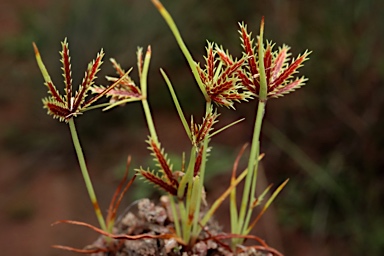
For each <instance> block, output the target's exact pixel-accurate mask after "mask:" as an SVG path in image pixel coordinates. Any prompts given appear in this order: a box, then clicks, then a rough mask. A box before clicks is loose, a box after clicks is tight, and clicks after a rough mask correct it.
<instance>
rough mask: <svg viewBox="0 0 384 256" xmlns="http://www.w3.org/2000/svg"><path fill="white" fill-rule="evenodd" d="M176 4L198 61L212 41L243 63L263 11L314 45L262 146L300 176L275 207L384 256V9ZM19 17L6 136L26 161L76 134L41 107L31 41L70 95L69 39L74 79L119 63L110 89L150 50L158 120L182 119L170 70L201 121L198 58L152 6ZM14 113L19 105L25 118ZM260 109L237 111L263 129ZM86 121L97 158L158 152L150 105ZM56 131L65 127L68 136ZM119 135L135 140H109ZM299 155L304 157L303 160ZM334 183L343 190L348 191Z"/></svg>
mask: <svg viewBox="0 0 384 256" xmlns="http://www.w3.org/2000/svg"><path fill="white" fill-rule="evenodd" d="M163 4H164V5H165V6H166V7H167V8H168V10H169V12H170V13H171V14H172V15H173V17H174V19H175V21H176V23H177V24H178V25H179V28H180V31H181V33H182V35H183V37H184V39H185V41H186V43H187V45H188V46H189V47H190V50H191V52H192V53H193V55H194V56H196V59H198V60H202V57H201V56H202V55H203V54H204V51H205V50H204V47H205V40H206V39H207V40H213V41H215V42H217V43H218V44H223V46H224V47H225V48H228V49H229V50H230V51H231V52H232V53H233V54H234V55H239V54H240V47H239V43H240V41H239V39H238V34H237V28H238V27H237V22H239V21H244V22H246V23H247V24H248V26H249V28H250V30H253V31H254V32H256V31H258V24H259V22H260V18H261V16H262V15H264V16H265V22H266V38H268V39H270V40H273V41H274V42H276V43H277V46H279V45H281V44H283V43H286V44H288V45H290V46H291V47H292V52H293V56H296V55H297V54H298V53H300V52H303V51H304V50H305V49H310V50H312V51H313V54H312V55H311V60H310V61H308V63H306V66H305V67H304V68H303V69H302V70H301V71H300V72H301V73H302V74H305V76H306V77H308V78H309V82H308V83H307V85H306V86H305V87H304V89H302V90H300V91H299V92H297V93H295V94H293V95H289V96H288V97H285V98H283V99H279V100H271V101H270V102H268V105H267V114H266V120H267V121H268V122H269V124H270V126H266V127H264V128H265V129H268V127H269V128H270V129H268V130H267V131H265V132H264V134H263V139H262V149H263V151H264V152H266V154H267V155H266V158H265V160H264V165H265V169H266V171H267V176H268V177H269V179H270V180H271V181H275V180H279V179H285V178H287V177H290V178H291V179H290V182H289V184H288V186H287V187H286V188H285V189H284V193H283V194H282V196H281V197H280V199H278V200H277V201H276V203H275V206H276V208H277V209H278V211H279V212H280V219H281V224H282V225H283V226H285V227H287V228H291V229H294V230H300V232H304V233H305V234H311V235H312V238H313V241H314V243H319V244H327V243H328V246H330V247H331V248H332V249H331V251H332V252H333V253H334V254H335V255H336V254H340V253H343V255H346V254H344V251H340V250H341V249H340V248H338V247H337V245H336V244H335V242H334V243H332V242H331V243H329V242H327V241H339V240H338V239H340V240H342V241H344V243H346V244H347V245H348V248H349V250H350V253H351V255H361V254H364V255H379V254H380V252H381V250H382V248H384V217H383V216H384V207H383V204H382V202H384V191H383V190H384V186H383V185H382V181H383V178H384V176H383V172H382V170H383V169H384V160H383V157H382V156H383V154H384V147H383V145H384V134H383V132H382V127H383V126H384V123H383V121H382V119H381V118H380V117H382V116H383V115H384V113H383V110H384V86H383V84H384V52H383V51H384V47H383V45H384V16H383V15H382V13H380V11H379V10H384V1H373V0H360V1H358V0H348V1H347V0H336V1H335V0H334V1H331V0H313V1H299V0H292V1H284V0H273V1H261V0H258V1H219V0H211V1H193V0H185V1H182V2H180V1H170V0H168V1H166V0H164V1H163ZM18 20H19V21H20V24H21V32H20V33H18V34H17V35H16V36H12V37H9V38H4V39H3V41H1V42H0V46H1V51H0V54H1V55H2V59H5V60H7V61H2V63H1V64H0V69H1V72H2V77H3V80H4V81H6V83H4V82H3V83H2V85H1V87H0V106H1V107H2V111H1V112H0V114H1V115H2V116H3V117H2V120H7V118H9V117H10V120H11V121H9V122H2V130H1V131H2V134H1V141H2V144H3V147H5V148H7V149H9V150H10V151H12V152H14V153H17V154H22V153H25V152H26V151H29V150H31V149H33V148H35V149H36V150H42V151H45V152H51V154H54V153H55V152H56V153H57V151H58V150H59V149H58V148H59V147H62V146H64V147H66V149H65V150H64V152H67V153H68V154H72V148H71V145H70V143H69V142H68V138H66V137H65V136H63V135H62V134H63V133H64V134H65V132H63V131H64V129H65V128H63V127H62V126H60V127H59V126H58V124H56V122H53V121H52V122H51V120H50V117H47V116H46V115H45V110H41V101H40V98H41V97H42V96H44V95H45V91H46V89H45V88H44V86H43V83H42V79H41V77H40V74H39V71H38V69H37V68H36V66H35V64H34V57H33V51H32V47H31V42H32V41H35V42H36V43H37V45H38V46H39V49H40V51H41V54H42V57H43V59H44V61H45V63H46V65H47V67H48V70H49V72H50V74H51V76H52V77H53V81H54V82H55V83H56V85H57V86H58V87H61V86H62V82H61V81H62V78H61V70H60V62H59V54H58V52H59V50H60V41H61V40H63V39H64V37H68V41H69V44H70V51H71V56H72V68H73V69H72V70H73V71H72V72H73V77H74V83H75V84H76V83H80V80H81V78H82V76H83V72H84V70H85V67H86V65H87V63H88V62H89V61H90V60H91V59H93V58H94V57H95V55H96V52H98V51H99V50H100V48H104V49H105V51H106V58H105V64H104V65H103V70H102V72H101V74H100V75H99V80H98V82H99V83H105V80H104V79H103V77H104V75H106V74H112V73H113V70H112V68H111V66H110V65H109V63H107V62H108V61H107V60H108V58H110V57H114V58H116V59H117V60H118V61H119V62H120V63H121V64H122V66H123V67H125V68H126V69H128V67H130V66H134V67H135V65H136V56H135V52H136V48H137V46H143V47H146V46H147V45H149V44H150V45H151V46H152V51H153V57H152V63H151V76H150V96H149V97H150V102H151V106H152V109H153V111H154V112H155V113H154V115H155V121H156V113H168V112H169V115H174V116H175V118H176V115H175V114H174V109H173V106H172V103H171V100H170V96H169V95H168V92H167V89H166V86H165V84H164V82H163V81H162V78H161V76H160V75H159V72H158V69H159V68H160V67H163V68H164V69H165V70H166V71H167V72H168V74H169V76H170V79H171V80H172V82H173V84H174V86H175V87H176V90H177V93H178V94H179V96H180V101H181V102H182V105H183V107H184V109H185V111H186V112H187V115H190V114H197V115H198V114H200V113H202V111H201V110H202V107H203V105H202V100H203V99H202V97H200V94H199V91H198V88H197V87H196V86H195V85H194V83H193V79H192V76H191V75H190V74H189V70H188V67H187V65H185V60H184V58H183V56H182V55H181V53H180V50H179V49H178V47H177V45H176V43H175V40H174V39H173V37H172V35H171V32H170V31H169V30H168V28H167V26H166V24H165V22H164V21H163V20H162V19H161V17H160V15H159V14H158V13H157V11H156V10H155V8H154V7H153V6H152V4H151V3H150V1H149V0H148V1H139V0H136V1H123V0H116V1H106V0H100V1H95V0H82V1H74V0H70V1H52V2H48V3H47V4H45V5H44V6H43V7H39V8H36V9H35V8H32V7H29V8H23V9H21V10H20V12H19V17H18ZM135 68H136V67H135ZM135 70H136V69H135ZM135 70H134V72H133V74H135ZM133 77H134V78H135V75H133ZM15 88H17V90H18V93H17V94H15ZM10 95H11V97H10ZM23 95H24V96H23ZM25 95H28V97H25ZM20 97H21V99H20ZM21 106H24V107H23V108H22V107H21ZM10 108H13V109H18V110H17V111H18V112H17V113H18V115H19V116H16V117H15V116H14V115H13V114H12V113H13V112H12V111H11V112H10V110H8V109H10ZM20 108H21V109H20ZM253 109H254V104H253V103H250V104H245V105H244V106H239V107H238V112H236V113H234V112H229V111H226V110H225V111H224V112H225V114H229V115H230V116H231V117H235V116H245V117H246V118H247V121H245V122H246V125H247V128H249V129H250V128H251V127H252V122H253V118H252V115H253ZM167 115H168V114H167ZM223 116H224V115H223ZM99 120H103V122H100V121H99ZM159 121H161V119H159ZM78 123H79V129H80V134H83V135H84V145H86V147H88V148H90V152H91V154H95V155H96V154H97V153H96V149H97V148H107V149H108V151H107V153H106V154H107V156H105V158H107V157H108V156H110V155H112V156H113V155H116V153H115V152H116V151H118V152H120V153H121V154H122V155H124V154H125V152H127V150H128V149H131V151H130V153H132V154H133V157H135V155H134V154H135V153H134V152H132V149H137V152H145V144H144V143H143V142H142V143H141V141H143V140H144V139H145V134H146V132H145V131H143V132H140V131H139V130H140V129H142V127H143V126H144V120H143V118H142V113H141V109H140V106H134V107H132V106H128V108H127V107H126V108H124V109H123V108H122V109H118V110H114V111H111V112H110V113H109V114H108V115H105V114H104V113H97V112H94V113H93V114H92V115H87V116H86V117H81V118H80V119H79V121H78ZM96 123H97V126H96V125H95V124H96ZM121 126H124V130H122V128H121ZM16 127H17V128H16ZM20 127H21V128H20ZM58 127H59V128H58ZM118 127H120V128H118ZM271 127H272V128H271ZM273 127H277V130H275V129H274V128H273ZM52 128H54V129H52ZM57 129H59V130H60V131H61V132H62V133H55V132H54V130H57ZM27 131H28V132H27ZM41 131H43V133H42V132H41ZM106 131H107V132H106ZM280 132H282V133H283V134H284V137H281V136H279V135H280ZM116 133H119V134H120V135H116ZM162 133H166V132H165V131H164V132H162ZM142 134H144V136H141V135H142ZM136 135H140V136H136ZM234 137H235V139H233V138H232V139H231V140H229V139H228V140H227V145H225V146H227V147H234V146H238V145H235V142H237V143H238V142H241V143H244V142H247V141H248V140H249V139H250V132H249V133H248V131H247V132H240V133H237V134H236V135H235V136H234ZM95 138H97V139H96V140H95ZM20 141H24V142H25V143H26V144H23V143H20ZM111 141H114V142H116V143H120V144H124V143H127V144H129V145H120V146H108V142H111ZM220 142H221V143H224V144H225V142H226V140H225V139H221V140H220ZM139 143H141V144H139ZM166 143H169V144H170V145H173V144H175V143H176V144H177V142H175V143H173V144H172V143H171V142H164V144H165V147H166V148H167V145H166ZM138 144H139V145H140V146H137V145H138ZM101 145H102V146H101ZM104 145H105V146H104ZM96 146H97V148H96ZM20 147H21V148H20ZM52 147H54V149H53V150H52ZM172 147H175V148H177V145H176V146H174V145H173V146H172ZM94 148H95V149H94ZM175 148H174V149H175ZM293 148H298V149H300V151H299V152H296V153H297V154H294V153H293V151H292V149H293ZM183 150H185V149H183ZM52 152H53V153H52ZM60 153H63V152H62V151H61V150H60ZM235 154H236V152H235V153H234V154H232V152H229V153H225V152H224V153H223V155H224V156H222V157H221V159H220V157H216V156H215V157H214V156H213V157H212V158H213V159H217V158H219V160H217V162H218V163H225V164H228V165H229V166H228V168H227V169H228V170H227V171H229V170H230V168H231V164H229V163H227V161H225V162H223V159H234V155H235ZM116 158H117V159H121V158H119V157H116ZM103 159H104V158H103ZM213 159H212V160H213ZM215 162H216V160H215ZM142 165H143V166H144V164H142ZM218 169H225V168H224V167H219V168H218ZM322 177H323V178H322ZM324 177H326V178H324ZM329 184H336V186H335V187H336V188H337V189H335V187H333V185H329ZM332 246H335V247H334V248H333V247H332ZM338 250H339V251H338ZM292 255H294V254H292Z"/></svg>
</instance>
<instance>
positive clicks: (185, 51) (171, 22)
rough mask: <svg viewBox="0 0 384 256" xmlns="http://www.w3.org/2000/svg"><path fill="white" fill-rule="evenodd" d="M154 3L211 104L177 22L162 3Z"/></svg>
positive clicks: (154, 0) (154, 1)
mask: <svg viewBox="0 0 384 256" xmlns="http://www.w3.org/2000/svg"><path fill="white" fill-rule="evenodd" d="M152 2H153V4H154V5H155V6H156V8H157V9H158V10H159V12H160V14H161V15H162V16H163V18H164V20H165V21H166V22H167V24H168V26H169V28H170V29H171V31H172V33H173V36H174V37H175V39H176V41H177V43H178V44H179V47H180V49H181V51H182V52H183V54H184V57H185V58H186V59H187V62H188V64H189V67H190V68H191V70H192V73H193V76H194V77H195V80H196V82H197V84H198V85H199V87H200V90H201V92H202V93H203V95H204V98H205V100H206V101H207V102H210V101H211V98H210V97H209V96H208V94H207V91H206V89H205V86H204V84H203V82H202V81H201V78H200V75H199V72H198V71H197V68H196V63H195V61H194V60H193V58H192V55H191V53H190V52H189V50H188V48H187V46H186V45H185V43H184V41H183V38H182V37H181V34H180V32H179V29H178V28H177V26H176V23H175V21H174V20H173V18H172V16H171V15H170V14H169V12H168V11H167V10H166V9H165V8H164V6H163V5H162V4H161V3H160V1H158V0H152Z"/></svg>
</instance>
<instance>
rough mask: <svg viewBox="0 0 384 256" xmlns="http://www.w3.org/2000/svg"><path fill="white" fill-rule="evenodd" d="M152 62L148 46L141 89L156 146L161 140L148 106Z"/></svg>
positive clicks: (144, 107)
mask: <svg viewBox="0 0 384 256" xmlns="http://www.w3.org/2000/svg"><path fill="white" fill-rule="evenodd" d="M150 60H151V47H150V46H148V49H147V52H146V54H145V58H144V64H143V71H142V73H141V76H140V87H141V91H142V94H143V98H142V100H141V102H142V104H143V109H144V114H145V118H146V119H147V125H148V129H149V133H150V134H151V138H152V139H153V140H154V141H155V142H156V144H158V143H159V140H158V138H157V133H156V129H155V125H154V123H153V118H152V114H151V109H150V108H149V104H148V100H147V98H148V95H147V88H148V87H147V77H148V70H149V63H150Z"/></svg>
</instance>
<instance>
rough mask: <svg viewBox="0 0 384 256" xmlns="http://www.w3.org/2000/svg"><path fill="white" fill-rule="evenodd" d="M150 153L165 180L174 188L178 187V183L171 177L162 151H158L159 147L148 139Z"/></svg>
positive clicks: (171, 173) (170, 170)
mask: <svg viewBox="0 0 384 256" xmlns="http://www.w3.org/2000/svg"><path fill="white" fill-rule="evenodd" d="M148 143H149V146H150V149H151V151H152V152H153V154H154V156H155V158H156V160H157V162H158V163H159V165H160V167H161V168H162V171H163V172H164V174H165V176H166V178H167V180H168V181H169V182H170V183H171V184H172V185H174V186H176V187H178V185H179V183H178V181H177V180H176V179H175V178H174V177H173V172H172V169H171V167H170V165H169V161H167V159H166V156H165V155H164V150H162V149H160V145H158V144H157V143H156V142H154V141H153V139H149V141H148Z"/></svg>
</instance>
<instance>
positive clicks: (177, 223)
mask: <svg viewBox="0 0 384 256" xmlns="http://www.w3.org/2000/svg"><path fill="white" fill-rule="evenodd" d="M168 197H169V201H170V203H171V211H172V215H173V223H174V224H175V229H176V234H177V236H178V237H181V229H180V219H179V214H178V213H177V210H176V205H175V199H174V197H173V196H172V195H168Z"/></svg>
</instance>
